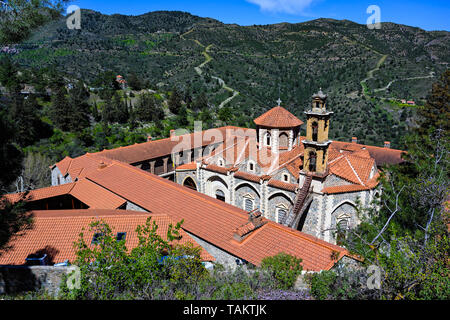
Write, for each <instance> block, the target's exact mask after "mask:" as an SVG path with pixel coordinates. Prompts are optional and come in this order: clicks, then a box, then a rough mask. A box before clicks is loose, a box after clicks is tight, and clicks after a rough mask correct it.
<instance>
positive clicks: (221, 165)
mask: <svg viewBox="0 0 450 320" xmlns="http://www.w3.org/2000/svg"><path fill="white" fill-rule="evenodd" d="M217 165H218V166H219V167H223V166H224V163H223V160H222V159H219V160H218V161H217Z"/></svg>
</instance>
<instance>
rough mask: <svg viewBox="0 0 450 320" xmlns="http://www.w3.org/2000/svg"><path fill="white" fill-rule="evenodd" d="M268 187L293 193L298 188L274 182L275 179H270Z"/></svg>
mask: <svg viewBox="0 0 450 320" xmlns="http://www.w3.org/2000/svg"><path fill="white" fill-rule="evenodd" d="M269 186H272V187H275V188H279V189H284V190H288V191H293V192H294V191H295V190H296V189H297V188H298V185H297V184H295V183H287V182H283V181H280V180H275V179H271V180H270V181H269Z"/></svg>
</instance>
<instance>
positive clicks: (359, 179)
mask: <svg viewBox="0 0 450 320" xmlns="http://www.w3.org/2000/svg"><path fill="white" fill-rule="evenodd" d="M345 160H347V163H348V165H349V166H350V168H351V169H352V171H353V173H354V174H355V175H356V177H357V178H358V181H359V182H360V183H361V184H362V185H363V186H365V184H364V183H363V182H362V181H361V178H360V177H359V175H358V173H357V172H356V170H355V168H353V166H352V164H351V163H350V160H348V158H347V157H345Z"/></svg>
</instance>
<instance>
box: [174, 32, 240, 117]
mask: <svg viewBox="0 0 450 320" xmlns="http://www.w3.org/2000/svg"><path fill="white" fill-rule="evenodd" d="M192 31H194V29H191V30H189V31H188V32H186V33H185V34H182V35H181V36H180V37H181V38H182V39H183V40H192V41H194V42H195V43H196V44H198V45H199V46H200V47H202V48H205V50H204V51H203V52H202V54H203V55H204V56H205V61H204V62H202V63H201V64H200V65H199V66H197V67H194V70H195V72H197V74H198V75H199V76H201V75H202V74H203V70H202V68H203V67H204V66H205V65H207V64H208V63H210V62H211V61H212V59H213V58H212V57H211V56H210V55H209V50H210V49H211V47H212V46H213V45H212V44H210V45H208V46H206V47H205V46H204V45H203V44H202V43H201V42H200V41H198V40H196V39H186V38H185V36H186V35H188V34H190V33H191V32H192ZM211 78H213V79H215V80H217V81H218V82H219V85H221V86H222V88H223V89H225V90H226V91H229V92H233V95H232V96H231V97H229V98H227V99H225V100H224V101H222V102H221V103H220V104H219V109H220V108H223V107H224V106H225V105H226V104H227V103H229V102H230V101H231V100H233V99H234V98H235V97H236V96H237V95H239V91H237V90H234V89H233V88H230V87H229V86H227V85H226V83H225V81H224V80H223V79H221V78H219V77H216V76H211Z"/></svg>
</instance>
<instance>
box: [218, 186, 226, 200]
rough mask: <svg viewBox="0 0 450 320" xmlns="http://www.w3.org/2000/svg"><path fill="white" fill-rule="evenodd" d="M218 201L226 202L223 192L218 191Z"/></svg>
mask: <svg viewBox="0 0 450 320" xmlns="http://www.w3.org/2000/svg"><path fill="white" fill-rule="evenodd" d="M216 199H217V200H220V201H223V202H225V193H224V192H223V191H222V190H219V189H218V190H216Z"/></svg>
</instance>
